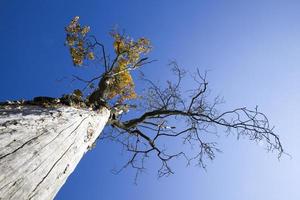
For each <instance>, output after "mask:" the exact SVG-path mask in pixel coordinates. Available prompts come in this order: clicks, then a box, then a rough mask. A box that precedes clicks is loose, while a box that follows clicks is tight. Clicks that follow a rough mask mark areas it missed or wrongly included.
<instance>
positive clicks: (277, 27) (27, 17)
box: [0, 0, 300, 200]
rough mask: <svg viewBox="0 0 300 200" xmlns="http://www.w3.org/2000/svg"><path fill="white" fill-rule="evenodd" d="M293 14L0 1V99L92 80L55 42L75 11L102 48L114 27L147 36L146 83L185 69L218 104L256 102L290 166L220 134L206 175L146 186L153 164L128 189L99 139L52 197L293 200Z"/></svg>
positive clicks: (250, 4)
mask: <svg viewBox="0 0 300 200" xmlns="http://www.w3.org/2000/svg"><path fill="white" fill-rule="evenodd" d="M299 10H300V1H297V0H295V1H292V0H285V1H283V0H252V1H246V0H245V1H238V0H236V1H233V0H229V1H225V0H224V1H221V0H220V1H217V0H211V1H208V0H205V1H204V0H203V1H200V0H194V1H179V0H176V1H171V0H165V1H159V0H153V1H141V0H139V1H138V0H128V1H121V0H115V1H108V0H89V1H79V0H72V1H71V0H61V1H54V0H53V1H50V0H43V1H42V0H35V1H33V0H28V1H16V0H1V1H0V36H1V37H0V43H1V46H2V48H1V50H0V58H1V64H0V66H1V71H0V72H1V73H0V74H1V79H0V85H1V86H0V91H1V95H0V101H5V100H7V99H31V98H33V97H35V96H42V95H44V96H54V97H59V96H61V95H62V94H63V93H68V92H71V91H72V90H73V89H76V86H77V85H76V84H77V83H72V82H71V79H70V77H71V75H72V74H76V75H80V76H82V77H85V78H88V77H91V76H92V74H93V70H90V69H87V70H85V69H75V68H74V67H72V63H71V59H70V57H69V54H68V49H67V48H66V47H65V46H64V39H65V34H64V27H65V26H66V25H67V24H68V23H69V21H70V19H71V18H72V17H74V16H77V15H78V16H80V17H81V23H82V24H88V25H90V26H91V31H92V32H93V33H94V34H95V35H97V37H98V38H99V40H101V41H103V43H104V44H106V46H109V45H111V39H110V37H109V35H108V32H109V30H111V29H112V28H113V27H114V26H115V25H118V26H119V27H121V28H124V29H125V30H126V33H127V34H128V35H131V36H132V37H134V38H138V37H141V36H144V37H147V38H148V39H150V40H151V42H152V44H153V52H152V53H151V58H153V59H157V60H158V61H157V62H155V63H153V64H151V65H149V66H146V67H145V69H144V71H145V73H146V74H147V75H148V76H149V77H153V78H157V79H161V80H164V78H166V77H165V75H164V74H166V73H167V72H168V68H167V67H166V66H167V64H168V62H169V61H170V60H173V59H176V60H177V62H178V63H179V64H180V65H181V66H182V67H184V68H185V69H187V70H189V71H191V72H193V71H194V70H195V69H196V68H199V69H200V70H201V71H204V70H208V71H209V72H208V81H209V87H210V89H211V91H212V92H211V94H212V96H214V95H220V96H223V97H224V99H225V104H224V105H222V107H224V108H227V109H232V108H235V107H242V106H247V107H248V108H252V109H253V108H254V107H255V106H256V105H258V106H259V108H260V110H261V111H263V112H264V113H265V114H267V116H268V117H269V120H270V123H271V124H273V125H275V130H276V133H278V134H279V135H280V138H281V140H282V143H283V145H284V148H285V150H286V151H287V153H289V154H291V155H292V159H291V158H290V157H288V156H282V157H281V159H280V160H279V161H278V160H277V155H276V154H275V153H271V152H266V151H265V150H264V148H263V147H262V146H261V145H257V144H255V143H253V142H251V141H248V140H247V139H243V138H241V139H240V140H238V141H237V140H236V137H235V136H234V135H230V136H226V135H225V134H222V132H221V130H220V133H219V135H220V137H219V138H215V140H216V141H217V142H218V144H219V147H220V148H221V149H222V151H223V152H222V153H219V154H217V156H216V159H215V160H214V161H213V162H208V163H207V164H208V166H207V171H204V170H202V169H201V168H198V167H194V166H190V167H185V164H184V163H183V162H180V160H179V161H178V162H177V161H175V162H174V164H173V166H174V167H173V168H174V170H175V174H174V175H172V176H170V177H168V178H161V179H157V176H156V170H157V167H158V166H157V165H156V164H157V163H156V161H155V160H154V161H153V162H148V163H147V169H148V170H147V172H146V173H145V174H142V175H141V176H140V177H139V180H138V185H134V184H133V181H134V180H133V179H134V171H133V170H131V169H127V170H125V171H124V172H123V173H121V174H119V175H113V174H112V173H111V169H113V168H114V167H120V166H121V165H122V164H123V162H124V156H123V155H122V154H121V153H120V148H119V146H118V145H117V144H113V143H109V142H99V143H98V144H97V146H96V148H95V149H93V151H90V152H88V153H87V154H86V155H85V156H84V158H83V159H82V161H81V162H80V163H79V165H78V166H77V168H76V170H75V171H74V172H73V174H72V175H71V176H70V177H69V179H68V180H67V182H66V184H65V185H64V186H63V188H62V189H61V191H60V192H59V193H58V195H57V197H56V198H55V199H56V200H63V199H72V200H75V199H89V200H93V199H106V200H116V199H130V200H140V199H143V200H153V199H172V200H183V199H188V200H198V199H216V200H218V199H222V200H253V199H255V200H265V199H269V200H283V199H287V200H299V199H300V192H299V185H300V170H299V166H300V158H299V155H300V154H299V153H300V144H299V143H300V135H299V121H300V120H299V119H300V118H299V113H300V106H299V102H300V91H299V90H300V81H299V80H300V78H299V77H300V56H299V55H300V39H299V35H300V23H299V19H300V12H299ZM162 75H164V76H162ZM189 86H190V87H192V86H193V85H192V83H191V84H190V85H189V84H187V87H189ZM187 89H188V88H187ZM150 161H151V160H150Z"/></svg>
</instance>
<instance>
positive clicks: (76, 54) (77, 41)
mask: <svg viewBox="0 0 300 200" xmlns="http://www.w3.org/2000/svg"><path fill="white" fill-rule="evenodd" d="M78 20H79V17H78V16H76V17H74V18H73V19H72V21H71V23H70V24H69V25H68V26H67V27H66V28H65V30H66V33H67V37H66V44H67V45H68V46H69V47H70V54H71V56H72V60H73V64H74V65H75V66H80V65H82V64H83V61H84V59H90V60H93V59H94V53H93V52H92V51H89V49H88V48H87V47H86V46H85V45H86V44H85V43H84V40H85V37H86V34H87V33H88V32H89V31H90V27H89V26H83V27H81V25H80V24H79V22H78Z"/></svg>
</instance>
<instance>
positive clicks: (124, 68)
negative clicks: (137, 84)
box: [109, 32, 151, 102]
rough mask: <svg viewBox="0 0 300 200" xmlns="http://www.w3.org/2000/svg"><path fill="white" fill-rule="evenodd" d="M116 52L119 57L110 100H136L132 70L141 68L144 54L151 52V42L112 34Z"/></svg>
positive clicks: (114, 70)
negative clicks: (140, 62)
mask: <svg viewBox="0 0 300 200" xmlns="http://www.w3.org/2000/svg"><path fill="white" fill-rule="evenodd" d="M111 35H112V37H113V38H114V43H113V45H114V50H115V53H116V54H117V56H118V61H117V64H116V66H115V67H114V68H113V71H112V72H113V73H112V74H113V83H111V84H110V94H109V98H110V99H112V98H114V97H116V96H118V97H119V99H118V101H120V102H123V101H124V100H128V99H134V98H136V97H137V95H136V93H135V91H134V82H133V80H132V77H131V74H130V70H133V69H135V68H137V67H139V65H138V62H139V61H140V59H141V56H142V55H143V54H146V53H148V52H149V51H150V50H151V46H150V41H149V40H148V39H146V38H140V39H138V40H137V41H134V40H133V39H130V38H126V37H124V36H122V35H120V34H119V33H118V32H112V33H111Z"/></svg>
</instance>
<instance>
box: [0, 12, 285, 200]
mask: <svg viewBox="0 0 300 200" xmlns="http://www.w3.org/2000/svg"><path fill="white" fill-rule="evenodd" d="M65 31H66V46H68V48H69V50H70V55H71V58H72V61H73V64H74V66H75V67H81V66H84V65H89V63H91V62H96V63H97V64H98V65H99V67H102V69H103V73H102V74H100V75H98V76H95V77H94V78H91V79H90V80H84V79H82V78H81V77H78V76H74V78H75V79H76V80H79V81H81V82H83V83H84V84H85V87H84V88H83V89H76V90H74V91H73V92H72V93H71V94H69V95H63V96H62V97H61V98H50V97H36V98H34V99H33V100H31V101H15V102H7V103H2V104H1V105H0V106H1V107H0V144H1V146H0V170H1V174H0V199H51V198H53V197H54V196H55V194H56V193H57V192H58V190H59V188H60V187H61V186H62V185H63V184H64V182H65V181H66V179H67V177H68V176H69V175H70V173H71V172H72V171H73V170H74V168H75V167H76V165H77V164H78V162H79V161H80V159H81V157H82V156H83V154H84V153H85V152H86V151H87V150H89V149H91V148H92V147H93V144H94V142H95V140H96V139H97V138H98V137H99V135H100V133H101V131H102V129H103V127H104V126H105V125H106V126H110V127H111V131H110V132H107V133H103V134H102V135H101V138H100V139H111V140H113V141H116V142H119V143H120V144H121V145H123V147H125V149H126V150H127V151H128V152H129V153H130V155H131V157H130V159H129V160H128V162H127V163H125V165H124V166H123V167H122V168H121V169H120V170H123V169H124V168H126V167H129V166H131V167H133V168H135V169H136V172H137V173H136V175H138V174H139V173H140V172H142V171H143V169H144V168H145V166H144V161H145V160H146V159H147V158H148V157H149V156H150V155H155V156H156V157H157V159H158V160H159V161H160V162H161V167H160V168H159V169H158V176H159V177H161V176H168V175H170V174H172V173H173V170H172V169H171V166H170V161H171V160H172V159H174V158H177V157H183V158H184V159H185V160H186V161H187V163H188V164H189V163H191V162H196V164H198V165H199V166H201V167H204V168H205V166H206V165H205V160H206V159H214V157H215V155H216V152H218V151H220V150H219V149H218V147H217V144H216V143H215V142H210V141H209V140H208V136H207V135H208V133H215V134H216V133H217V129H220V128H221V129H222V128H223V129H224V131H225V132H227V133H234V132H235V133H236V134H237V135H238V136H245V137H248V138H249V139H250V140H254V141H256V142H259V141H264V142H265V144H266V146H267V149H268V150H270V151H277V152H278V156H281V154H282V153H283V152H284V151H283V147H282V145H281V142H280V140H279V137H278V135H276V134H275V133H274V132H273V128H272V127H271V126H270V125H269V122H268V118H267V117H266V116H265V115H264V114H263V113H261V112H259V111H258V109H257V107H256V108H255V109H254V110H249V109H247V108H245V107H241V108H236V109H233V110H228V111H225V112H220V111H219V110H218V108H217V107H218V105H219V104H220V103H221V102H222V101H221V99H219V98H215V99H213V100H210V99H209V96H208V92H207V91H208V82H207V78H206V74H205V73H204V75H201V73H200V71H199V70H197V71H196V73H194V75H192V76H191V77H192V80H193V81H194V85H195V88H193V89H190V90H187V91H186V92H184V90H183V86H182V83H183V80H184V78H185V77H186V74H187V73H186V72H185V71H184V70H183V69H181V68H180V67H179V66H178V64H177V63H176V62H171V63H170V66H171V70H172V72H173V74H174V75H175V77H176V78H175V79H174V80H173V81H167V84H166V85H165V87H163V85H159V84H156V83H155V82H154V81H153V80H150V79H148V78H146V77H145V76H143V75H142V76H141V80H142V81H144V83H145V85H147V86H148V87H147V89H146V90H145V92H144V94H143V95H138V94H136V92H135V85H134V81H133V78H132V76H131V72H132V71H133V70H140V69H141V68H142V67H143V66H144V65H146V64H149V63H151V62H153V60H149V58H148V57H146V56H147V53H148V52H149V51H150V50H151V44H150V41H149V40H148V39H146V38H139V39H138V40H133V39H131V38H130V37H128V36H126V35H125V34H120V33H119V32H118V31H116V30H114V31H112V32H111V36H112V38H113V51H114V56H113V58H112V59H111V56H110V55H108V53H107V50H106V49H105V46H104V44H102V43H101V42H99V41H98V40H97V39H96V37H95V36H93V35H90V33H89V32H90V28H89V27H88V26H81V25H80V24H79V17H75V18H74V19H73V20H72V21H71V23H70V24H69V25H68V26H67V27H66V28H65ZM95 83H96V85H97V86H96V87H95ZM129 109H130V110H131V111H130V112H129ZM127 113H130V114H127ZM178 124H179V125H178ZM173 142H175V143H176V144H178V142H180V144H181V143H183V144H184V145H181V147H182V149H180V150H179V151H178V148H175V149H174V148H172V146H173V145H172V144H173ZM166 147H167V148H166ZM189 147H192V150H191V148H189Z"/></svg>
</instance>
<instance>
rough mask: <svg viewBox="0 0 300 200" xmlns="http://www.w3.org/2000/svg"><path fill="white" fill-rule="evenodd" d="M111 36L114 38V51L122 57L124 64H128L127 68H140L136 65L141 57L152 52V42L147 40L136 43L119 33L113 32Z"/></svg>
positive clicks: (141, 39) (142, 39) (139, 40)
mask: <svg viewBox="0 0 300 200" xmlns="http://www.w3.org/2000/svg"><path fill="white" fill-rule="evenodd" d="M111 35H112V37H113V38H114V50H115V52H116V54H117V55H121V59H122V62H126V64H127V67H138V66H134V65H135V64H136V63H137V62H138V61H139V59H140V57H141V55H143V54H147V53H148V52H149V51H150V50H151V46H150V41H149V40H148V39H146V38H139V39H138V40H137V41H134V40H133V39H131V38H128V37H127V38H126V37H124V36H122V35H121V34H120V33H118V32H112V33H111Z"/></svg>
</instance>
